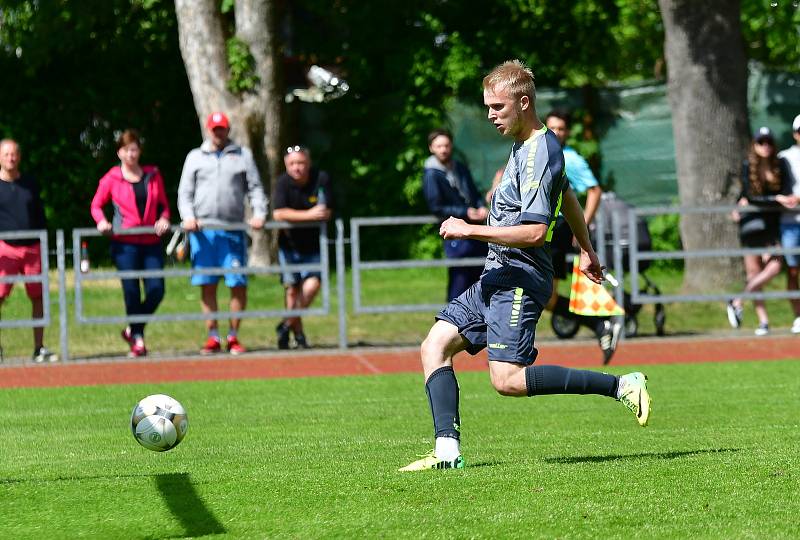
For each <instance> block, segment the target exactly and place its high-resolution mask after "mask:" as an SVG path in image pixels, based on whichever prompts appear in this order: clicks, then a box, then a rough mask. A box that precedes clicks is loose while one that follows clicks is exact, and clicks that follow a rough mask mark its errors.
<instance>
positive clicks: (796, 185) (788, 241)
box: [778, 114, 800, 334]
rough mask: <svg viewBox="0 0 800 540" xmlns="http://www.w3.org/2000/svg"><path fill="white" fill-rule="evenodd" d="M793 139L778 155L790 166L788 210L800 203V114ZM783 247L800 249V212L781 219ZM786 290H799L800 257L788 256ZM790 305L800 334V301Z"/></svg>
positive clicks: (796, 331) (793, 131)
mask: <svg viewBox="0 0 800 540" xmlns="http://www.w3.org/2000/svg"><path fill="white" fill-rule="evenodd" d="M792 137H794V144H793V145H792V146H790V147H789V148H787V149H786V150H782V151H781V152H779V153H778V157H779V158H781V159H783V160H785V161H786V164H787V165H788V172H789V178H790V180H791V183H790V185H791V194H790V195H789V196H788V197H787V198H786V199H785V206H786V207H787V208H794V209H796V208H797V203H798V201H800V114H798V115H797V116H795V117H794V121H793V122H792ZM781 246H783V247H784V248H786V249H797V248H800V212H797V211H794V212H784V214H783V216H782V217H781ZM785 258H786V266H787V269H786V288H787V289H788V290H790V291H796V290H798V288H799V287H798V276H800V255H798V254H796V253H791V254H786V255H785ZM789 303H790V304H791V306H792V311H794V323H793V324H792V333H793V334H800V300H798V299H790V300H789Z"/></svg>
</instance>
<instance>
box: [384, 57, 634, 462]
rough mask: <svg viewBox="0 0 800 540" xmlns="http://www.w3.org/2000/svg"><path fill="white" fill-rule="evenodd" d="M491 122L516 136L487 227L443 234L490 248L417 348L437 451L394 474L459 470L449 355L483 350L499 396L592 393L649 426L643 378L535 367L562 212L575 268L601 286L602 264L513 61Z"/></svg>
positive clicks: (493, 76) (490, 80)
mask: <svg viewBox="0 0 800 540" xmlns="http://www.w3.org/2000/svg"><path fill="white" fill-rule="evenodd" d="M483 88H484V90H483V100H484V103H485V105H486V107H487V108H488V119H489V121H490V122H491V123H492V124H493V125H494V126H495V128H496V129H497V131H498V132H499V133H500V134H501V135H505V136H508V137H512V138H513V139H514V144H513V146H512V147H511V156H510V158H509V160H508V165H506V173H505V175H504V177H503V181H502V182H501V183H500V186H498V188H497V191H496V192H495V194H494V197H493V198H492V208H491V211H490V213H489V219H488V224H487V225H474V224H469V223H466V222H465V221H464V220H461V219H458V218H453V217H451V218H449V219H447V220H446V221H445V222H444V223H442V225H441V227H440V229H439V234H440V235H441V236H442V237H443V238H445V239H448V238H455V239H461V238H472V239H476V240H482V241H484V242H488V243H489V254H488V256H487V257H486V265H485V268H484V271H483V275H482V276H481V279H480V281H478V282H477V283H475V284H474V285H473V286H472V287H470V288H469V289H468V290H467V291H465V292H464V293H463V294H462V295H461V296H459V297H458V298H456V299H455V300H453V301H452V302H450V303H449V304H448V305H447V306H446V307H445V308H444V309H443V310H442V311H441V312H439V314H438V315H437V317H436V319H437V321H436V323H435V324H434V325H433V327H432V328H431V330H430V332H429V333H428V336H427V337H426V338H425V340H424V341H423V343H422V347H421V351H420V352H421V356H422V368H423V372H424V376H425V390H426V392H427V394H428V402H429V404H430V407H431V413H432V415H433V425H434V430H435V435H436V445H435V448H434V450H433V451H432V452H431V453H430V454H428V455H427V456H425V457H423V458H422V459H419V460H417V461H415V462H413V463H411V464H410V465H408V466H406V467H403V468H401V469H400V471H420V470H425V469H451V468H455V469H460V468H463V467H464V459H463V458H462V456H461V448H460V443H459V438H460V431H461V419H460V417H459V411H458V392H459V391H458V383H457V381H456V376H455V372H454V371H453V356H455V355H456V354H457V353H458V352H460V351H464V350H466V351H468V352H469V353H470V354H476V353H477V352H478V351H480V350H481V349H483V348H484V347H488V349H489V375H490V378H491V381H492V385H493V386H494V388H495V389H496V390H497V392H499V393H500V394H502V395H504V396H539V395H547V394H598V395H603V396H608V397H610V398H614V399H617V400H619V401H621V402H622V403H623V404H624V405H625V406H626V407H627V408H628V409H629V410H630V411H631V412H633V413H634V415H635V416H636V420H637V421H638V423H639V424H640V425H641V426H646V425H647V421H648V419H649V416H650V395H649V394H648V392H647V383H646V379H647V378H646V377H645V376H644V374H642V373H639V372H635V373H629V374H627V375H622V376H621V377H616V376H614V375H609V374H606V373H599V372H596V371H587V370H578V369H568V368H563V367H560V366H547V365H545V366H535V365H533V363H534V361H535V360H536V355H537V350H536V348H535V347H534V345H533V342H534V334H535V330H536V323H537V321H538V320H539V316H540V315H541V313H542V309H544V305H545V304H546V303H547V301H548V299H549V298H550V293H551V290H552V286H553V265H552V262H551V260H550V248H549V245H548V243H549V240H550V237H551V235H552V229H553V225H554V223H555V219H556V216H557V215H558V212H559V209H560V210H561V212H562V213H563V214H564V217H565V218H566V220H567V222H568V223H569V225H570V227H571V228H572V231H573V234H574V235H575V238H576V239H577V242H578V245H579V246H580V250H581V253H580V268H581V271H582V272H583V273H584V274H585V275H586V276H587V277H588V278H589V279H591V280H592V281H594V282H596V283H600V282H602V280H603V274H602V267H601V266H600V262H599V261H598V259H597V254H596V253H595V252H594V249H593V248H592V245H591V242H590V241H589V232H588V230H587V228H586V223H585V222H584V220H583V213H582V210H581V207H580V204H578V200H577V198H576V197H575V194H574V193H573V192H572V190H571V189H570V187H569V184H568V182H567V178H566V176H565V175H564V156H563V154H562V152H561V144H560V143H559V141H558V139H557V138H556V136H555V135H554V134H553V133H552V132H551V131H549V130H548V129H547V128H546V127H545V126H544V124H542V122H541V120H539V117H538V116H537V114H536V110H535V108H534V103H535V87H534V84H533V73H532V72H531V70H530V69H528V68H527V67H525V66H524V65H523V64H522V63H521V62H520V61H518V60H511V61H508V62H505V63H503V64H500V65H499V66H497V67H496V68H494V69H493V70H492V71H491V72H490V73H489V74H488V75H487V76H486V77H485V78H484V79H483Z"/></svg>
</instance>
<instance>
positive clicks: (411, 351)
mask: <svg viewBox="0 0 800 540" xmlns="http://www.w3.org/2000/svg"><path fill="white" fill-rule="evenodd" d="M601 358H602V356H601V353H600V350H599V349H598V348H597V345H596V344H595V343H594V342H590V341H586V342H579V341H564V342H543V343H541V344H540V345H539V360H538V361H539V363H542V364H559V365H563V366H569V367H588V368H600V367H602V366H601ZM789 358H800V337H798V336H774V337H769V338H752V337H746V338H741V337H737V338H732V337H730V336H725V337H716V338H708V337H705V338H696V337H692V338H653V339H636V340H631V341H626V342H624V343H622V344H620V348H619V350H618V351H617V354H616V355H615V356H614V359H613V361H612V363H611V367H615V366H624V365H647V364H664V363H693V362H728V361H746V360H780V359H789ZM455 367H456V370H467V371H475V370H482V369H486V352H485V351H484V352H482V353H481V354H479V355H477V356H475V357H471V356H469V355H467V354H465V353H462V354H460V355H458V356H457V357H456V359H455ZM419 371H421V370H420V366H419V356H418V350H417V349H416V348H403V349H392V350H385V349H382V350H375V349H353V350H349V351H343V352H342V351H337V350H329V349H320V350H317V351H310V352H294V353H281V354H278V353H270V354H264V355H261V356H255V355H251V354H248V355H246V356H244V357H231V356H227V355H222V356H216V357H213V358H176V359H148V360H137V361H131V360H103V361H97V360H95V361H79V362H67V363H64V364H60V363H58V364H50V365H21V366H20V365H16V366H14V365H7V366H2V367H0V388H27V387H59V386H84V385H101V384H129V383H162V382H173V381H212V380H235V379H264V378H276V377H316V376H337V375H370V374H380V373H401V372H419Z"/></svg>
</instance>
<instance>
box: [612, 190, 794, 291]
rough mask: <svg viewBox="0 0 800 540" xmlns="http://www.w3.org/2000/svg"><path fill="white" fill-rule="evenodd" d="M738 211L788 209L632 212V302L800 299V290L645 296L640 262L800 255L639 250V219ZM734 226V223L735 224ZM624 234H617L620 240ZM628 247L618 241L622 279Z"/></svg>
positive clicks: (785, 251) (776, 251)
mask: <svg viewBox="0 0 800 540" xmlns="http://www.w3.org/2000/svg"><path fill="white" fill-rule="evenodd" d="M734 210H735V211H738V212H763V211H765V210H766V211H767V212H787V210H786V209H779V208H767V209H764V208H759V207H752V206H749V207H741V206H708V207H694V206H677V207H674V206H651V207H643V208H632V209H631V211H630V212H629V213H628V216H627V222H628V231H629V233H630V238H629V241H628V242H627V247H628V257H629V259H628V260H629V268H630V269H631V275H630V282H631V301H632V302H633V303H634V304H655V303H669V302H713V301H728V300H730V299H731V298H732V297H734V296H735V297H736V298H741V299H743V300H775V299H800V291H788V290H787V291H769V292H763V291H762V292H754V293H746V292H743V291H742V292H736V293H734V294H732V293H727V292H721V293H711V294H662V295H652V294H642V293H640V291H639V277H640V276H639V274H640V273H639V271H638V268H639V263H640V262H643V261H656V260H670V259H683V260H687V259H697V258H721V257H724V258H730V257H741V256H744V255H762V254H769V255H786V254H800V248H783V247H780V246H776V247H765V248H742V247H739V248H721V249H695V250H674V251H652V250H650V251H640V250H639V249H638V232H637V230H636V220H637V218H638V217H644V216H658V215H666V214H680V215H682V216H684V215H697V214H728V213H730V212H732V211H734ZM612 218H617V224H616V225H615V226H614V227H615V228H616V229H617V230H619V228H620V227H621V218H619V217H617V216H612ZM731 223H732V225H734V223H733V222H731ZM619 236H621V235H615V237H616V238H619ZM623 247H626V245H625V244H624V243H623V242H615V249H614V251H615V268H618V271H619V275H620V277H622V249H623ZM617 251H619V264H618V265H617V260H616V259H617Z"/></svg>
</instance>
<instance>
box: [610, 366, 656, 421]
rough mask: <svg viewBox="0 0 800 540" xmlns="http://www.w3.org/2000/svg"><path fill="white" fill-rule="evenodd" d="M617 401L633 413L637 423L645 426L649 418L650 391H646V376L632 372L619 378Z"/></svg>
mask: <svg viewBox="0 0 800 540" xmlns="http://www.w3.org/2000/svg"><path fill="white" fill-rule="evenodd" d="M618 399H619V401H621V402H622V404H623V405H625V406H626V407H627V408H628V409H629V410H630V411H631V412H632V413H633V414H635V415H636V421H637V422H639V425H640V426H642V427H645V426H646V425H647V421H648V420H650V393H649V392H648V391H647V376H646V375H645V374H644V373H640V372H638V371H637V372H634V373H628V374H627V375H622V376H621V377H620V378H619V398H618Z"/></svg>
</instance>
